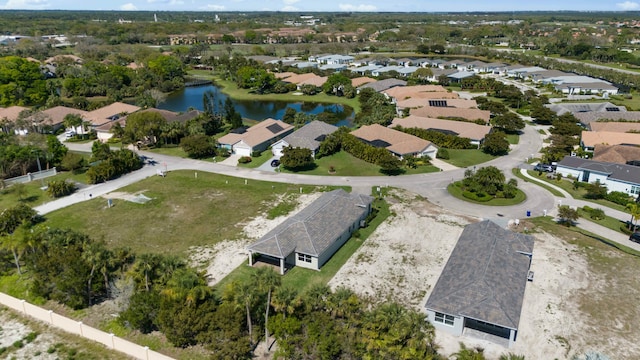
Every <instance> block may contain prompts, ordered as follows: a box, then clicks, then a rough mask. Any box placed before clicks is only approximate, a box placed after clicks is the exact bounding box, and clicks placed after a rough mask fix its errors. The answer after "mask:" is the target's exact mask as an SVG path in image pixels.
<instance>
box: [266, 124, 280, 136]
mask: <svg viewBox="0 0 640 360" xmlns="http://www.w3.org/2000/svg"><path fill="white" fill-rule="evenodd" d="M267 130H269V131H271V132H272V133H274V134H277V133H279V132H280V131H282V130H284V129H283V128H282V126H280V125H278V124H271V125H269V126H267Z"/></svg>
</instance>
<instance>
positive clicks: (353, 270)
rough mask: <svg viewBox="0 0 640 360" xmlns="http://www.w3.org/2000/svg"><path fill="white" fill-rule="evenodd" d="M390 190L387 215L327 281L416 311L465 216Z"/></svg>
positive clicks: (459, 230)
mask: <svg viewBox="0 0 640 360" xmlns="http://www.w3.org/2000/svg"><path fill="white" fill-rule="evenodd" d="M408 199H409V198H408V197H406V194H403V193H396V194H394V197H393V198H392V199H390V200H391V201H390V202H393V203H394V204H392V205H391V206H390V211H391V213H392V216H390V217H389V218H388V219H387V220H386V221H385V222H384V223H382V224H381V225H380V226H378V228H377V229H376V231H375V232H374V233H373V234H371V236H369V238H368V239H367V240H366V241H365V242H364V244H363V245H362V246H361V247H360V248H359V249H358V251H356V253H355V254H353V256H352V257H351V258H350V259H349V260H348V261H347V263H346V264H345V265H344V266H342V268H341V269H340V270H339V271H338V273H337V274H336V275H335V276H334V278H333V279H331V281H330V282H329V285H330V286H331V287H332V288H336V287H340V286H345V287H348V288H350V289H352V290H354V291H355V292H356V293H358V294H361V295H363V296H367V297H371V298H372V299H374V300H375V301H377V302H383V301H397V302H400V303H402V304H405V305H409V306H411V307H413V308H415V309H421V308H422V306H423V304H424V302H425V301H426V297H425V296H426V294H427V292H428V291H429V289H430V288H431V287H433V285H435V283H436V281H437V280H438V276H439V275H440V272H441V271H442V268H443V267H444V265H445V263H446V262H447V259H448V258H449V254H450V253H451V251H452V250H453V247H454V246H455V244H456V240H457V239H458V236H459V235H460V233H461V232H462V229H463V227H464V225H466V224H468V223H469V222H470V219H468V218H465V217H461V216H455V215H453V214H451V213H448V212H446V211H443V210H441V209H439V208H437V207H436V206H433V205H431V204H430V203H428V202H427V201H424V200H419V199H413V200H412V201H411V202H408V201H406V200H408Z"/></svg>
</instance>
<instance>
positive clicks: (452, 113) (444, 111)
mask: <svg viewBox="0 0 640 360" xmlns="http://www.w3.org/2000/svg"><path fill="white" fill-rule="evenodd" d="M409 113H410V114H411V115H415V116H420V117H429V118H461V119H466V120H469V121H475V120H483V121H484V122H485V123H488V122H489V117H490V115H491V112H490V111H488V110H480V109H460V108H450V107H435V106H425V107H421V108H418V109H411V110H410V112H409Z"/></svg>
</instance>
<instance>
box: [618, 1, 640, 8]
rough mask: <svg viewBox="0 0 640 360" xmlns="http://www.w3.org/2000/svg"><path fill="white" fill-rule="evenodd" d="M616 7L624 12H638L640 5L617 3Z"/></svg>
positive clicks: (630, 2)
mask: <svg viewBox="0 0 640 360" xmlns="http://www.w3.org/2000/svg"><path fill="white" fill-rule="evenodd" d="M616 6H618V7H619V8H620V9H622V10H637V9H638V8H640V4H638V3H637V2H634V1H625V2H622V3H617V4H616Z"/></svg>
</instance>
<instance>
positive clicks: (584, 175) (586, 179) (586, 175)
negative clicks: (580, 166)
mask: <svg viewBox="0 0 640 360" xmlns="http://www.w3.org/2000/svg"><path fill="white" fill-rule="evenodd" d="M589 175H591V172H590V171H583V172H582V181H583V182H589Z"/></svg>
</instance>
